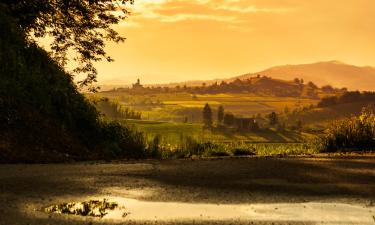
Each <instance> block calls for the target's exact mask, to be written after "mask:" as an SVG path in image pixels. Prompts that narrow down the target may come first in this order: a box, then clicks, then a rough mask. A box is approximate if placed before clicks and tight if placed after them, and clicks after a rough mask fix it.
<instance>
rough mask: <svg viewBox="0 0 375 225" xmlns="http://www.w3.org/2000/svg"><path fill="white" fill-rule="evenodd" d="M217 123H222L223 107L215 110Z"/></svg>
mask: <svg viewBox="0 0 375 225" xmlns="http://www.w3.org/2000/svg"><path fill="white" fill-rule="evenodd" d="M217 121H218V122H219V123H220V124H221V123H223V121H224V107H223V106H222V105H221V106H219V108H218V109H217Z"/></svg>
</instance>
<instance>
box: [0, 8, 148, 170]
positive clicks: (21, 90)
mask: <svg viewBox="0 0 375 225" xmlns="http://www.w3.org/2000/svg"><path fill="white" fill-rule="evenodd" d="M0 30H1V32H0V78H1V79H0V163H3V162H4V163H9V162H60V161H67V160H92V159H99V158H100V159H103V158H112V157H113V158H115V157H116V158H119V157H140V156H141V155H142V154H143V150H144V145H143V144H144V143H143V142H142V141H143V139H142V137H141V135H140V134H139V133H137V132H133V131H132V130H130V129H128V128H126V127H123V126H121V125H120V124H118V123H115V122H107V121H105V120H103V119H102V117H101V116H100V114H99V112H98V111H97V110H96V108H95V107H94V105H93V104H91V102H89V101H88V100H87V99H86V98H85V96H83V95H82V94H81V93H80V92H79V91H78V89H77V87H76V85H75V84H74V83H73V81H72V79H71V76H70V75H69V74H67V73H66V72H65V71H64V69H63V68H62V67H60V66H59V65H58V64H57V63H56V62H55V61H53V60H52V59H51V58H50V56H49V54H48V53H47V52H45V51H44V50H43V49H41V48H39V47H38V46H37V45H35V44H34V43H29V42H27V41H26V40H27V39H26V36H25V33H24V32H23V30H21V29H19V27H18V26H17V24H16V23H14V20H12V19H11V18H10V17H9V16H6V15H5V13H3V12H2V11H1V10H0Z"/></svg>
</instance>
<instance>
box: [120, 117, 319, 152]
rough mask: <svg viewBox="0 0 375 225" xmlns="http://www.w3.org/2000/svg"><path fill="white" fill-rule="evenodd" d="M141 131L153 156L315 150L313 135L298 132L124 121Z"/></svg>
mask: <svg viewBox="0 0 375 225" xmlns="http://www.w3.org/2000/svg"><path fill="white" fill-rule="evenodd" d="M123 123H126V124H128V125H130V126H133V127H134V128H135V129H137V130H139V131H142V132H143V133H144V134H145V135H146V137H147V141H148V143H149V144H148V148H149V151H150V152H151V155H152V156H153V157H159V158H189V157H193V158H194V157H201V156H203V157H212V156H243V155H260V156H271V155H298V154H311V153H315V151H314V150H313V149H312V148H310V146H308V145H307V144H304V143H305V142H306V140H307V139H311V138H312V135H311V134H307V133H299V132H291V131H288V132H277V131H275V130H266V131H262V132H234V133H229V134H226V133H223V132H213V131H211V130H207V129H203V126H202V125H201V124H189V123H172V122H159V121H142V120H126V121H123Z"/></svg>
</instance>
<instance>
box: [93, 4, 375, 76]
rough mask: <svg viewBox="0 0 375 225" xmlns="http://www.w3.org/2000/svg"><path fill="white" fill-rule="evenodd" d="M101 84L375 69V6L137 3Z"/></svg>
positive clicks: (121, 28) (112, 50) (101, 73)
mask: <svg viewBox="0 0 375 225" xmlns="http://www.w3.org/2000/svg"><path fill="white" fill-rule="evenodd" d="M129 9H130V11H131V12H132V14H131V15H130V17H129V19H128V20H126V21H124V22H123V23H121V24H120V25H119V26H118V27H117V28H116V29H117V30H118V31H119V32H120V33H121V34H123V35H124V36H125V37H126V38H127V40H126V42H125V43H122V44H120V45H115V44H110V45H109V46H108V48H107V50H108V52H109V53H110V55H112V56H113V58H115V60H116V61H115V62H114V63H104V62H103V63H99V64H98V65H97V66H98V69H99V81H105V82H110V81H112V83H113V82H115V81H123V82H125V83H126V82H128V83H130V82H131V81H133V80H134V79H135V78H136V77H140V78H141V79H142V81H144V82H145V83H160V82H172V81H184V80H196V79H212V78H224V77H230V76H236V75H240V74H243V73H248V72H256V71H258V70H261V69H265V68H268V67H271V66H276V65H284V64H298V63H310V62H317V61H326V60H339V61H343V62H346V63H350V64H354V65H360V66H362V65H374V63H373V62H374V61H375V45H374V44H373V40H374V38H375V30H374V29H373V28H374V27H375V19H373V15H374V13H375V3H374V1H371V0H346V1H337V0H329V1H327V0H316V1H306V0H303V1H296V0H262V1H260V0H200V1H198V0H195V1H191V0H189V1H187V0H175V1H171V0H157V1H152V0H136V1H135V3H134V5H133V6H129Z"/></svg>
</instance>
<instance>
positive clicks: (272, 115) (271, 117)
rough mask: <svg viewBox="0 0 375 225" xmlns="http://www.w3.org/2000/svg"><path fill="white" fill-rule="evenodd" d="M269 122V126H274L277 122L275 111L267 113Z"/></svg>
mask: <svg viewBox="0 0 375 225" xmlns="http://www.w3.org/2000/svg"><path fill="white" fill-rule="evenodd" d="M268 119H269V123H270V125H271V126H275V125H276V124H278V123H279V119H278V117H277V114H276V113H275V112H272V113H270V114H269V115H268Z"/></svg>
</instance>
